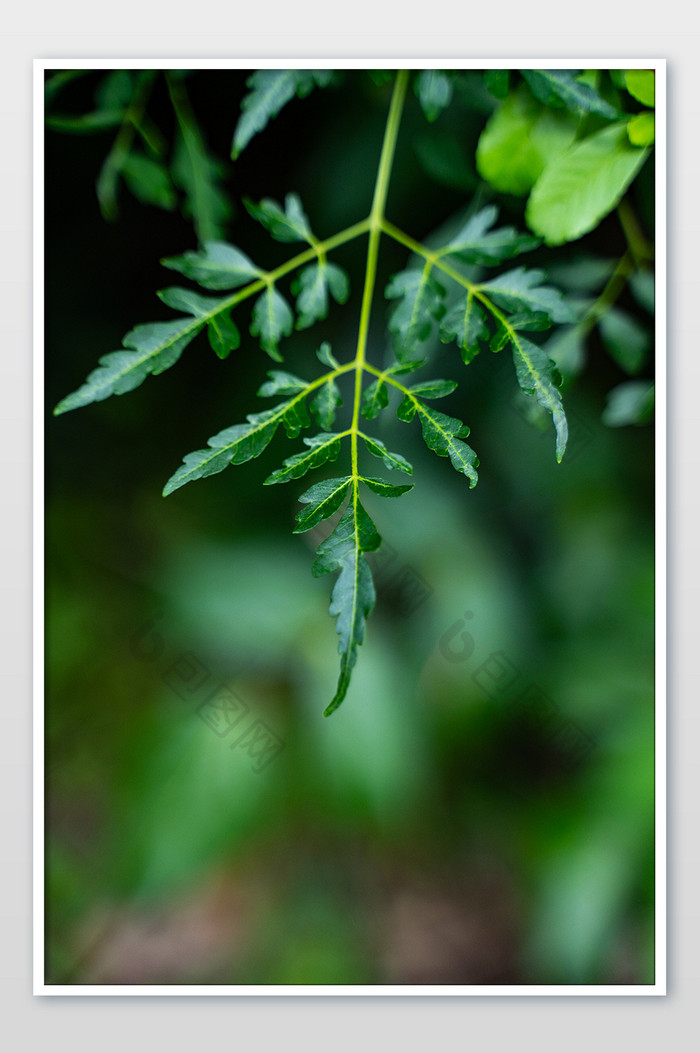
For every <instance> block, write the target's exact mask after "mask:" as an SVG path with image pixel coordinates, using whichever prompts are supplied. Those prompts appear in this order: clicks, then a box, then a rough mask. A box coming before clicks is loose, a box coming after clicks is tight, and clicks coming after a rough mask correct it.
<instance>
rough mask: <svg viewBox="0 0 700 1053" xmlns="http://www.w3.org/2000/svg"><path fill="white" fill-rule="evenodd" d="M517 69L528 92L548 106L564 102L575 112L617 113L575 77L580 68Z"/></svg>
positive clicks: (608, 114)
mask: <svg viewBox="0 0 700 1053" xmlns="http://www.w3.org/2000/svg"><path fill="white" fill-rule="evenodd" d="M520 72H521V73H522V75H523V77H524V78H525V80H526V81H527V83H528V84H529V86H530V89H531V91H532V94H533V95H534V96H535V97H536V98H537V99H539V100H540V102H544V103H547V105H548V106H565V107H566V108H567V110H571V112H572V113H578V114H585V113H597V114H599V115H600V116H601V117H607V118H608V119H609V120H615V118H616V117H619V112H618V110H616V109H615V107H614V106H611V105H610V103H609V102H606V101H605V99H604V98H603V97H602V95H599V93H598V92H597V91H596V90H595V88H592V87H591V86H590V84H585V83H584V82H583V81H581V80H578V79H577V78H578V76H579V75H580V73H581V70H575V69H522V70H521V71H520Z"/></svg>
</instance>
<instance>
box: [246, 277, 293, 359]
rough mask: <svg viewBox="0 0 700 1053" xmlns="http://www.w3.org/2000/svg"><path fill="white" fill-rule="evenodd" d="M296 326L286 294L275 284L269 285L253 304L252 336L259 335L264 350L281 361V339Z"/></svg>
mask: <svg viewBox="0 0 700 1053" xmlns="http://www.w3.org/2000/svg"><path fill="white" fill-rule="evenodd" d="M293 328H294V315H293V313H292V309H291V307H290V306H289V304H288V303H287V301H286V300H285V298H284V296H282V294H281V293H280V292H278V291H277V289H276V288H275V287H274V285H268V287H267V288H266V290H265V292H264V293H263V294H262V296H259V297H258V299H257V300H256V301H255V303H254V305H253V314H252V318H251V323H250V332H251V335H252V336H257V337H258V339H259V341H260V346H261V347H262V349H263V351H267V353H268V355H269V356H270V358H274V359H275V361H277V362H281V361H282V356H281V355H280V353H279V351H278V350H277V345H278V344H279V342H280V340H281V339H282V338H283V337H285V336H289V335H290V334H291V332H292V329H293Z"/></svg>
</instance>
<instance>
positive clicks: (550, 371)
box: [511, 335, 569, 461]
mask: <svg viewBox="0 0 700 1053" xmlns="http://www.w3.org/2000/svg"><path fill="white" fill-rule="evenodd" d="M511 346H512V348H513V362H514V364H515V375H516V376H517V378H518V384H519V385H520V387H521V388H522V390H523V391H524V392H525V394H526V395H531V396H533V397H534V398H535V399H536V400H537V402H538V403H539V404H540V406H543V407H544V409H546V410H548V411H549V413H551V415H552V420H553V421H554V427H555V430H556V434H557V440H556V458H557V461H561V459H562V457H563V456H564V451H565V450H566V443H567V439H568V436H569V427H568V424H567V421H566V414H565V413H564V407H563V405H562V401H561V396H560V394H559V392H558V390H557V388H556V386H555V381H560V377H559V375H558V373H557V371H556V367H555V366H554V363H553V362H552V361H551V359H550V358H549V357H548V355H547V353H546V351H544V350H543V349H542V348H541V347H539V346H538V345H537V344H533V343H532V342H531V341H530V340H528V339H526V337H524V336H516V335H513V336H512V337H511Z"/></svg>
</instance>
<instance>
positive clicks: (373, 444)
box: [362, 435, 413, 475]
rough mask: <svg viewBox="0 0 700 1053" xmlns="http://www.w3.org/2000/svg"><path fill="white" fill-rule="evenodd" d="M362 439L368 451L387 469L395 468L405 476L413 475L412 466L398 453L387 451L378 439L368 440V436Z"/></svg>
mask: <svg viewBox="0 0 700 1053" xmlns="http://www.w3.org/2000/svg"><path fill="white" fill-rule="evenodd" d="M362 438H363V439H364V441H365V446H366V447H367V449H368V451H369V452H370V453H371V454H374V456H375V457H380V458H381V459H382V461H383V462H384V464H385V465H386V467H387V468H396V469H397V470H398V471H400V472H405V473H406V475H413V465H411V464H409V462H408V461H407V460H406V458H405V457H402V456H401V454H400V453H392V452H391V450H387V448H386V446H385V445H384V443H383V442H382V441H381V440H380V439H373V438H370V436H369V435H363V436H362Z"/></svg>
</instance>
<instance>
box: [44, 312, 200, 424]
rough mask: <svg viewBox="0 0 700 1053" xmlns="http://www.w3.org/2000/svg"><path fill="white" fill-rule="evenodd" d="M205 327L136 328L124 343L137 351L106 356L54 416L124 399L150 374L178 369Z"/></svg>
mask: <svg viewBox="0 0 700 1053" xmlns="http://www.w3.org/2000/svg"><path fill="white" fill-rule="evenodd" d="M204 324H205V323H204V322H203V321H201V320H198V319H192V318H177V319H174V320H173V321H171V322H150V323H147V324H146V325H138V326H136V328H135V329H132V330H131V331H130V332H128V333H127V334H126V336H125V337H124V338H123V339H122V344H123V345H124V347H126V348H133V349H134V350H130V351H112V352H110V353H109V354H107V355H104V356H103V357H102V358H101V359H100V364H99V366H98V368H97V369H95V370H93V371H92V373H90V375H89V376H88V378H87V380H86V381H85V383H84V384H83V385H82V386H81V387H80V388H78V390H77V391H74V392H73V393H72V394H70V395H67V396H66V397H65V398H64V399H62V400H61V401H60V402H59V404H58V405H57V406H56V408H55V410H54V414H55V415H56V416H58V415H59V414H60V413H66V412H67V411H68V410H73V409H78V408H79V407H80V406H87V405H89V404H90V403H91V402H101V401H102V400H103V399H106V398H108V397H109V396H110V395H123V394H125V392H127V391H132V390H133V389H134V388H136V387H138V386H139V384H141V383H143V381H144V380H145V379H146V377H147V376H148V375H149V374H150V373H152V374H153V375H154V376H156V375H157V374H158V373H163V372H164V371H165V370H166V369H169V368H170V366H173V365H175V363H176V362H177V360H178V359H179V357H180V355H181V354H182V352H183V351H184V349H185V348H186V347H187V345H188V344H189V343H190V341H192V340H193V339H194V337H195V336H196V335H197V333H198V332H199V330H200V329H201V328H202V327H203V326H204Z"/></svg>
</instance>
